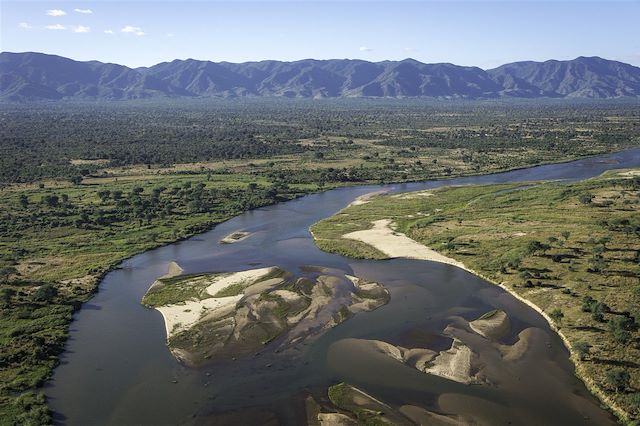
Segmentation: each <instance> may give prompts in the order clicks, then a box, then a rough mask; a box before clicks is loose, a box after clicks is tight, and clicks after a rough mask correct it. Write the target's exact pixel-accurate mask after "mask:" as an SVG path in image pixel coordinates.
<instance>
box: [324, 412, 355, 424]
mask: <svg viewBox="0 0 640 426" xmlns="http://www.w3.org/2000/svg"><path fill="white" fill-rule="evenodd" d="M318 421H319V422H320V424H321V425H322V426H358V422H357V421H356V420H354V419H352V418H351V417H349V416H347V415H346V414H340V413H319V414H318Z"/></svg>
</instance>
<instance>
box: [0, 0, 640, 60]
mask: <svg viewBox="0 0 640 426" xmlns="http://www.w3.org/2000/svg"><path fill="white" fill-rule="evenodd" d="M0 14H1V16H0V25H1V29H0V49H1V50H2V51H11V52H23V51H37V52H44V53H52V54H58V55H62V56H67V57H70V58H73V59H77V60H93V59H96V60H100V61H105V62H116V63H120V64H124V65H128V66H132V67H135V66H147V65H152V64H155V63H158V62H162V61H168V60H172V59H175V58H179V59H186V58H196V59H207V60H213V61H230V62H243V61H250V60H262V59H279V60H297V59H304V58H317V59H328V58H360V59H366V60H371V61H380V60H386V59H390V60H397V59H404V58H407V57H412V58H415V59H417V60H420V61H423V62H452V63H455V64H459V65H475V66H479V67H482V68H491V67H494V66H497V65H500V64H503V63H506V62H512V61H517V60H528V59H531V60H546V59H572V58H575V57H577V56H602V57H605V58H608V59H615V60H620V61H623V62H628V63H632V64H634V65H640V24H639V23H638V22H639V21H640V1H638V0H628V1H531V2H529V1H516V0H512V1H500V2H498V1H493V2H489V1H480V0H475V1H446V2H445V1H412V2H397V1H396V2H387V1H364V0H360V1H317V2H310V1H288V2H274V1H266V0H262V1H258V2H255V1H254V2H251V1H234V2H225V1H203V0H201V1H166V0H165V1H162V0H160V1H157V0H156V1H150V0H147V1H117V0H94V1H90V0H78V1H70V0H58V1H46V2H41V1H30V0H21V1H5V0H0Z"/></svg>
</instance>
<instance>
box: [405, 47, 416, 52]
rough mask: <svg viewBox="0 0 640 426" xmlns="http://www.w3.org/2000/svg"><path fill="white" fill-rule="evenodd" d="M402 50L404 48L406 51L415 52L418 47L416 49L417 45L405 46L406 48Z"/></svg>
mask: <svg viewBox="0 0 640 426" xmlns="http://www.w3.org/2000/svg"><path fill="white" fill-rule="evenodd" d="M402 50H404V51H405V52H415V51H417V50H418V49H416V48H415V47H405V48H404V49H402Z"/></svg>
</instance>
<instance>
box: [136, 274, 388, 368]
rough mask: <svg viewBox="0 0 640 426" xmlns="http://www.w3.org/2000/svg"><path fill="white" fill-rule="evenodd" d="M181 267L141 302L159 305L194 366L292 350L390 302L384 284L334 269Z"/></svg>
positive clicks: (173, 340) (175, 345)
mask: <svg viewBox="0 0 640 426" xmlns="http://www.w3.org/2000/svg"><path fill="white" fill-rule="evenodd" d="M176 266H177V265H176V264H175V263H173V264H172V266H170V272H169V274H167V275H165V276H164V277H162V278H160V279H158V280H157V281H156V282H154V283H153V285H152V286H151V287H150V288H149V291H148V292H147V293H146V294H145V296H144V297H143V299H142V303H143V304H144V305H145V306H148V307H152V308H155V309H157V310H158V311H160V313H161V314H162V316H163V318H164V322H165V327H166V330H167V343H168V345H169V348H170V349H171V352H172V354H173V355H174V356H175V357H176V358H177V359H179V360H180V361H182V362H184V363H186V364H188V365H191V366H200V365H202V364H204V363H206V362H207V360H219V359H229V358H231V359H236V358H239V357H242V356H245V355H249V354H255V352H256V351H259V350H261V349H262V348H263V347H265V346H268V347H269V348H270V349H272V350H275V351H278V352H281V351H286V350H287V349H291V348H292V347H294V346H299V345H301V344H303V343H305V344H306V343H307V342H308V341H309V340H310V339H312V338H317V337H318V336H320V335H321V334H322V333H323V332H325V331H326V330H328V329H330V328H332V327H334V326H336V325H338V324H340V323H341V322H343V321H345V320H347V319H348V318H350V317H351V316H353V315H355V314H357V313H358V312H365V311H372V310H374V309H376V308H378V307H379V306H382V305H384V304H385V303H387V302H388V301H389V291H388V290H387V289H385V288H384V286H382V285H381V284H378V283H375V282H370V281H367V280H364V279H361V278H358V277H354V276H351V275H347V274H343V273H340V272H339V271H335V270H330V269H328V268H317V269H318V270H319V272H321V274H320V275H319V276H318V277H317V278H316V279H315V280H314V281H312V280H310V279H308V278H305V277H294V276H293V274H291V273H289V272H287V271H285V270H283V269H280V268H278V267H267V268H259V269H250V270H245V271H239V272H228V273H208V274H194V275H177V273H179V272H178V271H180V269H179V268H177V267H176ZM172 272H173V273H172ZM271 343H273V344H271Z"/></svg>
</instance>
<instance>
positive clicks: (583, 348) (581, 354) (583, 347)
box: [573, 340, 591, 361]
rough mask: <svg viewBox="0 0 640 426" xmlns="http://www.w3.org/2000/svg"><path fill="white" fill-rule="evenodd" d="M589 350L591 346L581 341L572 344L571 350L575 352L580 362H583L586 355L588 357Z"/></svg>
mask: <svg viewBox="0 0 640 426" xmlns="http://www.w3.org/2000/svg"><path fill="white" fill-rule="evenodd" d="M590 349H591V345H590V344H588V343H587V342H585V341H583V340H581V341H579V342H576V343H574V344H573V350H574V351H575V352H576V355H578V358H579V359H580V360H581V361H582V360H584V359H585V358H586V357H587V355H589V350H590Z"/></svg>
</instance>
